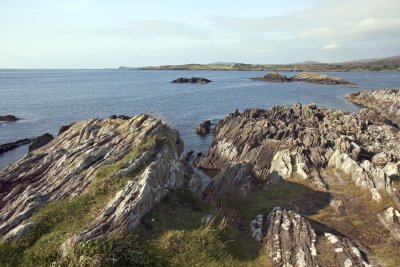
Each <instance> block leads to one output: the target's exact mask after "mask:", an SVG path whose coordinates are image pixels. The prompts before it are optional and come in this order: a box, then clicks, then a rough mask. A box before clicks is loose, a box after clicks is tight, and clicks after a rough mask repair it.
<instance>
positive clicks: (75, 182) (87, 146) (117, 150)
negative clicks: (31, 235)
mask: <svg viewBox="0 0 400 267" xmlns="http://www.w3.org/2000/svg"><path fill="white" fill-rule="evenodd" d="M182 150H183V142H182V140H181V139H180V137H179V134H178V132H177V131H175V130H174V129H172V128H171V127H169V126H168V125H167V124H166V123H164V122H162V121H161V120H158V119H154V118H152V117H150V116H148V115H139V116H135V117H133V118H131V119H129V120H122V119H118V118H117V119H93V120H88V121H82V122H76V123H74V124H73V125H72V126H70V127H69V128H68V129H66V130H65V131H64V132H63V133H62V134H61V135H60V136H58V137H57V138H56V139H54V140H53V141H52V142H50V143H48V144H47V145H45V146H44V147H41V148H38V149H37V150H35V151H33V152H31V153H29V154H28V155H27V156H25V157H24V158H23V159H21V160H19V161H18V162H16V163H15V164H12V165H10V166H9V167H7V168H5V169H4V170H2V171H1V172H0V239H1V242H5V241H7V240H11V239H14V238H16V237H18V236H20V235H21V233H25V232H27V231H30V230H31V229H34V228H35V225H36V224H37V223H40V222H37V221H35V216H34V215H35V214H36V212H38V211H40V209H41V208H42V207H44V206H46V205H47V204H49V203H52V202H54V201H73V200H74V199H75V198H77V197H78V196H80V195H82V194H85V193H86V192H87V191H88V190H89V191H90V190H92V191H93V190H95V188H96V187H95V184H99V183H101V181H103V180H104V179H105V181H107V182H109V183H113V182H114V181H115V182H116V183H120V184H122V186H121V187H120V189H119V190H117V191H116V192H115V194H114V195H111V198H110V199H109V200H108V201H106V202H105V205H104V207H103V208H102V209H101V211H100V212H99V214H98V215H97V217H96V218H95V219H94V221H92V222H91V223H90V224H89V225H88V226H87V227H85V228H84V229H82V230H81V231H79V232H78V233H77V234H76V235H74V236H72V237H68V236H66V237H65V239H66V242H65V246H64V248H71V247H73V246H72V245H74V244H76V243H77V242H79V241H86V240H92V239H95V238H98V237H104V236H106V235H108V234H110V233H116V232H124V231H129V230H131V229H133V228H135V226H136V225H138V223H139V221H140V219H141V218H142V216H143V215H144V214H145V213H146V212H148V211H149V210H150V209H151V208H152V207H153V205H154V204H155V203H157V202H159V201H160V200H161V199H162V197H163V196H164V195H166V194H167V193H168V192H169V191H170V190H173V189H175V188H178V187H180V186H181V185H182V184H183V182H184V175H185V169H184V166H183V164H182V163H181V161H180V160H179V156H180V154H181V152H182Z"/></svg>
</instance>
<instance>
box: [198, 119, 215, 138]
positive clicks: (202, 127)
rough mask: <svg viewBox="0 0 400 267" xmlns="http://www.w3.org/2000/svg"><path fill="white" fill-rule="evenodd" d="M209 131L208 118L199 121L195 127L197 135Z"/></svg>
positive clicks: (209, 122) (209, 123)
mask: <svg viewBox="0 0 400 267" xmlns="http://www.w3.org/2000/svg"><path fill="white" fill-rule="evenodd" d="M210 131H211V121H210V120H206V121H204V122H202V123H200V124H199V125H198V126H197V128H196V133H197V134H198V135H206V134H208V133H210Z"/></svg>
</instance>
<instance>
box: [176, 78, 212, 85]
mask: <svg viewBox="0 0 400 267" xmlns="http://www.w3.org/2000/svg"><path fill="white" fill-rule="evenodd" d="M210 82H212V81H210V80H208V79H206V78H196V77H192V78H178V79H176V80H173V81H172V82H171V83H199V84H205V83H210Z"/></svg>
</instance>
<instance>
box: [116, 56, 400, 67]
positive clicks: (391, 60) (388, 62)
mask: <svg viewBox="0 0 400 267" xmlns="http://www.w3.org/2000/svg"><path fill="white" fill-rule="evenodd" d="M119 69H124V70H131V69H135V70H232V71H400V55H399V56H392V57H385V58H375V59H363V60H353V61H346V62H339V63H320V62H315V61H306V62H301V63H293V64H244V63H234V62H229V63H224V62H217V63H210V64H184V65H163V66H149V67H142V68H131V67H120V68H119Z"/></svg>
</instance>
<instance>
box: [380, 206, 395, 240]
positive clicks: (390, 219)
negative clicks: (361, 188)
mask: <svg viewBox="0 0 400 267" xmlns="http://www.w3.org/2000/svg"><path fill="white" fill-rule="evenodd" d="M378 219H379V221H380V223H381V224H382V225H383V226H384V227H385V228H386V229H387V230H388V231H389V232H390V233H391V234H392V236H393V237H394V238H395V239H397V240H398V241H400V212H399V211H398V210H396V209H395V208H393V207H390V208H388V209H387V210H385V211H383V212H382V213H379V214H378Z"/></svg>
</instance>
